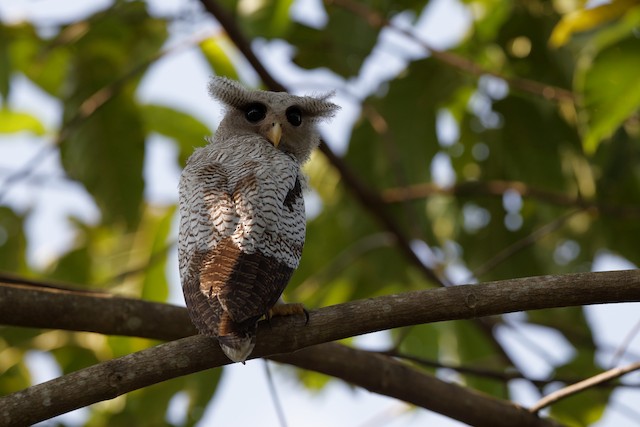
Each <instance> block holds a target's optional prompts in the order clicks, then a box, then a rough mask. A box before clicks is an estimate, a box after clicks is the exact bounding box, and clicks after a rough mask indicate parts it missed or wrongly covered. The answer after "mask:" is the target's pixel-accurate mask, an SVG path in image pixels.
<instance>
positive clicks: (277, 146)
mask: <svg viewBox="0 0 640 427" xmlns="http://www.w3.org/2000/svg"><path fill="white" fill-rule="evenodd" d="M210 92H211V94H212V95H213V96H214V97H215V98H217V99H219V100H220V101H222V102H223V103H224V104H225V106H226V109H227V110H226V115H225V117H224V119H223V120H222V122H221V124H220V127H219V129H218V131H217V132H216V134H215V137H214V138H213V139H212V140H209V144H208V145H207V146H205V147H204V148H199V149H197V150H196V151H195V152H194V153H193V155H192V156H191V157H190V158H189V160H188V162H187V166H186V167H185V169H184V171H183V172H182V176H181V179H180V217H181V218H180V235H179V239H178V255H179V260H180V277H181V281H182V287H183V292H184V295H185V300H186V303H187V308H188V310H189V314H190V316H191V319H192V321H193V323H194V324H195V325H196V327H197V328H198V330H199V331H200V332H201V333H203V334H207V335H210V336H213V337H216V338H217V339H218V341H219V342H220V345H221V347H222V349H223V350H224V352H225V354H226V355H227V356H228V357H229V358H230V359H232V360H234V361H244V360H245V359H246V358H247V357H248V356H249V354H250V353H251V351H252V350H253V347H254V345H255V330H256V325H257V322H258V320H259V319H260V318H261V317H262V316H263V315H266V314H267V313H268V312H269V310H270V309H271V308H272V307H273V306H274V304H276V302H277V301H278V299H279V298H280V295H281V294H282V291H283V290H284V288H285V286H286V285H287V283H288V282H289V279H290V277H291V274H292V273H293V271H294V270H295V268H297V266H298V263H299V262H300V257H301V256H302V247H303V246H304V240H305V228H306V224H305V222H306V220H305V213H304V199H303V197H302V187H303V185H304V182H305V181H304V176H303V175H302V172H301V170H300V166H301V164H302V163H304V162H305V161H306V160H307V159H308V158H309V155H310V153H311V151H312V150H313V149H314V148H315V147H316V146H317V145H318V142H319V136H318V133H317V130H316V129H315V122H316V121H318V120H320V119H322V118H327V117H330V116H332V115H333V113H334V112H335V111H336V109H337V108H338V107H337V106H336V105H334V104H332V103H330V102H328V101H327V98H328V96H324V97H320V98H312V97H297V96H293V95H289V94H287V93H284V92H265V91H250V90H247V89H245V88H243V87H242V86H240V85H239V84H237V83H235V82H233V81H231V80H227V79H222V78H214V79H213V80H212V82H211V84H210Z"/></svg>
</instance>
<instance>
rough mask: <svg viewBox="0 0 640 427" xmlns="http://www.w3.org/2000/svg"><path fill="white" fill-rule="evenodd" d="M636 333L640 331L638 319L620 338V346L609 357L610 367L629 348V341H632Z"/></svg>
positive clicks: (616, 362)
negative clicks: (621, 338) (622, 337)
mask: <svg viewBox="0 0 640 427" xmlns="http://www.w3.org/2000/svg"><path fill="white" fill-rule="evenodd" d="M638 333H640V320H638V321H637V322H636V324H635V325H634V326H633V328H631V330H630V331H629V333H628V334H627V335H626V336H625V337H624V339H623V340H622V343H621V344H620V346H619V347H618V348H617V349H616V351H615V353H614V354H613V357H612V358H611V365H610V366H611V367H614V366H616V365H617V364H618V363H620V359H622V357H623V356H624V354H625V353H626V352H627V349H628V348H629V345H630V344H631V341H633V339H634V338H635V337H636V336H637V335H638Z"/></svg>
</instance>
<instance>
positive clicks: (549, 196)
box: [381, 180, 640, 218]
mask: <svg viewBox="0 0 640 427" xmlns="http://www.w3.org/2000/svg"><path fill="white" fill-rule="evenodd" d="M508 191H515V192H516V193H518V194H519V195H520V196H522V197H525V198H531V199H535V200H538V201H541V202H545V203H549V204H551V205H556V206H563V207H569V208H581V209H594V210H597V211H598V212H602V213H606V214H611V215H616V216H619V217H625V218H637V217H639V216H640V208H639V207H637V206H623V205H616V204H610V203H605V202H602V201H591V200H586V199H583V198H581V197H580V196H577V197H576V196H571V195H569V194H565V193H560V192H555V191H549V190H543V189H540V188H536V187H532V186H530V185H528V184H527V183H524V182H521V181H503V180H491V181H467V182H461V183H457V184H455V185H452V186H448V187H443V186H440V185H437V184H433V183H420V184H414V185H410V186H406V187H397V188H389V189H387V190H384V191H383V192H382V196H381V197H382V200H383V201H384V202H385V203H400V202H404V201H409V200H420V199H425V198H428V197H431V196H434V195H449V196H457V197H478V196H492V197H502V196H504V194H505V193H506V192H508Z"/></svg>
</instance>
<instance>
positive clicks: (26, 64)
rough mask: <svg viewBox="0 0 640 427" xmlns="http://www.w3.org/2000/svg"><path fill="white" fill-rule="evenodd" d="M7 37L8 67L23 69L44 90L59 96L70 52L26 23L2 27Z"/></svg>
mask: <svg viewBox="0 0 640 427" xmlns="http://www.w3.org/2000/svg"><path fill="white" fill-rule="evenodd" d="M5 33H6V34H7V36H8V37H9V40H10V45H9V48H10V49H9V60H10V62H11V66H12V68H14V69H15V70H17V71H21V72H22V73H24V75H25V76H26V77H28V78H29V79H30V80H31V81H32V82H33V83H35V84H36V85H37V86H39V87H40V88H41V89H42V90H44V91H45V92H47V93H48V94H50V95H52V96H55V97H60V96H62V86H63V83H64V80H65V78H66V76H67V73H68V71H69V65H70V52H69V50H68V47H67V46H66V45H64V44H59V43H56V42H55V41H51V40H45V39H42V38H41V37H40V36H39V35H38V33H37V31H36V29H35V28H34V27H33V26H32V25H31V24H28V23H20V24H17V25H12V26H9V27H7V28H6V30H5Z"/></svg>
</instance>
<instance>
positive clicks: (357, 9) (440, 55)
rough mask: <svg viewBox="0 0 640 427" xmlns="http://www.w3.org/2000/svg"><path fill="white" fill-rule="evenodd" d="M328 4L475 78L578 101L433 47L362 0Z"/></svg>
mask: <svg viewBox="0 0 640 427" xmlns="http://www.w3.org/2000/svg"><path fill="white" fill-rule="evenodd" d="M324 1H325V3H327V4H333V5H336V6H339V7H341V8H343V9H345V10H348V11H350V12H352V13H353V14H354V15H357V16H359V17H360V18H362V19H363V20H364V21H365V22H367V23H368V24H369V25H370V26H371V27H373V28H376V29H382V28H384V27H387V28H391V29H393V30H394V31H397V32H398V33H400V34H402V35H404V36H405V37H407V38H409V39H410V40H412V41H414V42H415V43H417V44H419V45H420V46H422V48H423V49H424V50H425V51H426V52H428V53H429V54H430V55H431V56H432V57H433V58H434V59H436V60H438V61H440V62H442V63H443V64H446V65H449V66H450V67H452V68H455V69H456V70H459V71H462V72H464V73H467V74H470V75H472V76H475V77H481V76H485V75H490V76H494V77H497V78H499V79H502V80H504V81H505V82H506V83H507V84H508V85H509V87H510V88H511V89H515V90H518V91H520V92H526V93H531V94H533V95H536V96H541V97H543V98H546V99H551V100H554V101H569V102H574V101H575V95H574V94H573V92H571V91H570V90H567V89H563V88H560V87H557V86H552V85H548V84H544V83H540V82H537V81H534V80H529V79H523V78H519V77H508V76H505V75H503V74H500V73H498V72H496V71H493V70H489V69H486V68H483V67H482V66H480V65H478V64H476V63H475V62H473V61H472V60H470V59H468V58H465V57H463V56H460V55H457V54H455V53H451V52H445V51H442V50H438V49H434V48H433V47H431V46H430V45H429V44H428V43H426V42H425V41H424V40H422V39H420V38H419V37H417V36H416V35H415V34H414V33H412V32H411V31H408V30H406V29H404V28H400V27H398V26H396V25H395V24H393V22H390V21H389V20H388V19H387V18H385V17H384V16H382V15H381V14H380V13H378V12H377V11H375V10H373V9H371V8H369V7H368V6H367V5H365V4H364V3H362V2H357V1H354V0H324Z"/></svg>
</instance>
